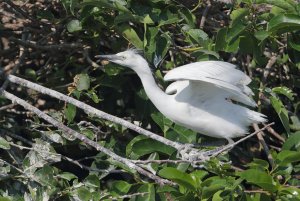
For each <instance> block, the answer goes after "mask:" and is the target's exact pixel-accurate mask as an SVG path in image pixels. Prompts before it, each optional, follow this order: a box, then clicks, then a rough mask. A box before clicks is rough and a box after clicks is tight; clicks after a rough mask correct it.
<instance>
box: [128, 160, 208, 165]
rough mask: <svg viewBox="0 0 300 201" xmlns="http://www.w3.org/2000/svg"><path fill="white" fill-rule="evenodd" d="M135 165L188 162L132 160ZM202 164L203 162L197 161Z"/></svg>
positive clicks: (180, 161) (182, 161) (185, 161)
mask: <svg viewBox="0 0 300 201" xmlns="http://www.w3.org/2000/svg"><path fill="white" fill-rule="evenodd" d="M132 161H133V162H134V163H136V164H149V163H157V164H163V163H174V164H178V163H190V162H191V161H189V160H168V159H167V160H132ZM199 162H203V161H199Z"/></svg>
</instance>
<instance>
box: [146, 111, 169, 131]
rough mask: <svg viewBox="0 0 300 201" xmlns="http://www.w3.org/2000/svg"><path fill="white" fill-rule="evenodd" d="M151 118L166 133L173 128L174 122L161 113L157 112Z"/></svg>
mask: <svg viewBox="0 0 300 201" xmlns="http://www.w3.org/2000/svg"><path fill="white" fill-rule="evenodd" d="M151 117H152V119H153V121H154V122H155V123H156V124H157V125H158V126H159V127H160V128H161V130H162V131H163V132H164V133H166V132H167V131H168V130H169V129H170V127H171V126H172V124H173V122H172V121H171V120H170V119H168V118H167V117H165V116H164V115H163V114H162V113H160V112H155V113H152V114H151Z"/></svg>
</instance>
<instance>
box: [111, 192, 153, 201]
mask: <svg viewBox="0 0 300 201" xmlns="http://www.w3.org/2000/svg"><path fill="white" fill-rule="evenodd" d="M147 194H149V192H141V193H132V194H128V195H122V196H119V197H109V199H110V200H122V199H126V198H133V197H136V196H142V197H143V196H145V195H147Z"/></svg>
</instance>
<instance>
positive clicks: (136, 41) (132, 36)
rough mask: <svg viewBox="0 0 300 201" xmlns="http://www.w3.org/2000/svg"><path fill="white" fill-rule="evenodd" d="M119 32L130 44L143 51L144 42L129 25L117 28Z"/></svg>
mask: <svg viewBox="0 0 300 201" xmlns="http://www.w3.org/2000/svg"><path fill="white" fill-rule="evenodd" d="M117 29H118V30H119V32H121V34H122V35H123V37H124V38H126V39H127V40H128V41H129V42H130V43H132V44H133V45H134V46H135V47H136V48H138V49H143V42H142V41H141V39H140V38H139V36H138V35H137V33H136V32H135V30H134V29H133V28H132V27H130V26H129V25H128V24H123V25H120V26H118V27H117Z"/></svg>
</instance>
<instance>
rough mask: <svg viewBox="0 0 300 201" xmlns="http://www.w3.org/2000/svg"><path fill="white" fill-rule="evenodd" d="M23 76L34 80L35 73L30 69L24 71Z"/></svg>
mask: <svg viewBox="0 0 300 201" xmlns="http://www.w3.org/2000/svg"><path fill="white" fill-rule="evenodd" d="M25 75H26V76H27V77H29V78H31V79H36V76H37V75H36V72H35V70H33V69H32V68H26V69H25Z"/></svg>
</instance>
